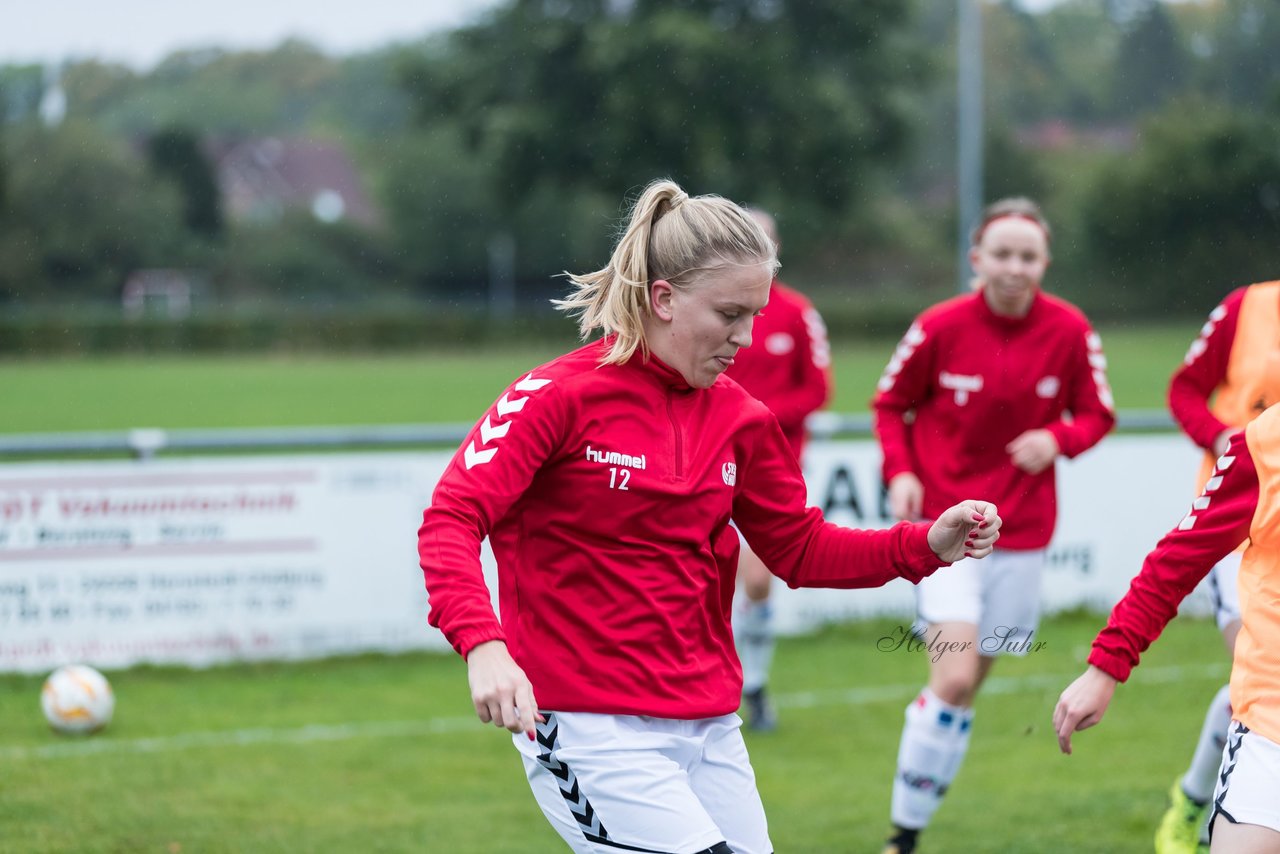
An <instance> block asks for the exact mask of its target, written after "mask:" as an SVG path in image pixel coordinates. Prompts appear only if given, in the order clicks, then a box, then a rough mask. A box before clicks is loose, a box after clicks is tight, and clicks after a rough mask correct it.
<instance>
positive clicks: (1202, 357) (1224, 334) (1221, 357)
mask: <svg viewBox="0 0 1280 854" xmlns="http://www.w3.org/2000/svg"><path fill="white" fill-rule="evenodd" d="M1247 290H1248V287H1247V286H1246V287H1243V288H1237V289H1236V290H1234V291H1232V292H1231V293H1229V294H1228V295H1227V298H1226V299H1225V300H1223V301H1222V304H1221V305H1219V306H1218V307H1217V308H1215V309H1214V310H1213V311H1212V312H1210V313H1209V319H1208V320H1206V321H1205V324H1204V326H1203V327H1202V328H1201V330H1200V336H1199V337H1198V338H1196V340H1195V341H1193V342H1192V343H1191V347H1190V349H1188V350H1187V356H1186V358H1185V359H1184V360H1183V363H1182V367H1180V368H1178V370H1177V371H1175V372H1174V374H1173V378H1172V379H1170V381H1169V412H1170V413H1171V414H1172V415H1173V418H1174V420H1175V421H1177V422H1178V424H1179V425H1181V426H1182V430H1183V432H1184V433H1186V434H1187V435H1188V436H1189V437H1190V438H1191V441H1193V442H1195V443H1196V444H1197V445H1199V446H1200V447H1202V448H1204V449H1206V450H1212V449H1213V443H1214V440H1216V439H1217V438H1218V436H1219V435H1221V434H1222V431H1224V430H1227V429H1229V428H1231V427H1243V426H1244V425H1243V424H1224V423H1223V422H1222V421H1221V420H1219V419H1218V417H1217V416H1216V415H1214V414H1213V411H1212V410H1211V409H1210V408H1209V400H1210V398H1212V397H1213V392H1214V391H1215V390H1216V389H1217V388H1218V386H1219V385H1220V384H1221V383H1222V381H1223V380H1224V379H1226V376H1227V366H1228V365H1229V364H1230V363H1231V347H1232V345H1233V344H1234V343H1235V339H1236V325H1237V323H1238V322H1239V320H1240V304H1241V303H1242V302H1244V295H1245V292H1246V291H1247Z"/></svg>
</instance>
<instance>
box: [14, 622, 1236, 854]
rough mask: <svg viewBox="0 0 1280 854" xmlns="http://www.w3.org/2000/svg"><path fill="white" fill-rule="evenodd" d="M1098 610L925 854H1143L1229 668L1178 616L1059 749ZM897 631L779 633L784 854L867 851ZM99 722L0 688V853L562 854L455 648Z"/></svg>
mask: <svg viewBox="0 0 1280 854" xmlns="http://www.w3.org/2000/svg"><path fill="white" fill-rule="evenodd" d="M1101 622H1102V620H1101V618H1099V617H1097V616H1088V615H1079V614H1072V615H1064V616H1059V617H1055V618H1053V619H1051V620H1048V621H1046V623H1045V624H1044V625H1043V626H1042V627H1041V630H1040V632H1039V634H1038V635H1037V639H1038V640H1042V641H1044V642H1045V643H1046V647H1045V648H1044V649H1042V650H1040V651H1038V652H1033V653H1031V654H1029V655H1028V656H1027V657H1026V658H1025V659H1021V660H1014V659H1008V660H1002V661H1001V662H1000V663H999V665H997V667H996V670H995V672H994V674H993V676H992V679H991V681H990V682H989V683H988V685H987V686H986V688H985V689H984V692H983V693H982V694H981V695H980V697H979V700H978V704H977V712H978V715H977V719H976V721H975V724H974V735H973V740H972V744H971V749H970V752H969V756H968V758H967V760H966V763H965V765H964V767H963V769H962V771H961V773H960V776H959V778H958V779H957V781H956V784H955V785H954V787H953V789H952V791H951V793H950V794H949V795H948V797H947V799H946V801H945V802H944V803H943V806H942V808H941V810H940V811H939V813H938V815H937V817H936V820H935V822H934V824H933V826H932V827H931V828H930V830H929V831H928V835H927V836H926V837H925V838H924V839H925V844H924V846H923V848H922V854H928V852H947V851H963V852H982V851H1000V852H1058V851H1061V852H1080V851H1099V852H1120V851H1142V850H1150V840H1151V835H1152V833H1153V831H1154V826H1155V823H1156V821H1157V820H1158V818H1159V816H1160V814H1161V813H1162V812H1163V810H1164V806H1165V801H1164V798H1165V792H1166V791H1167V790H1168V787H1169V784H1170V782H1171V781H1172V780H1173V778H1174V776H1175V774H1177V773H1179V772H1180V771H1181V770H1182V769H1183V767H1184V766H1185V763H1186V762H1187V760H1188V759H1189V757H1190V752H1191V750H1192V747H1193V746H1194V739H1195V737H1196V734H1197V733H1198V731H1199V726H1200V718H1201V716H1202V714H1203V709H1204V706H1205V704H1207V703H1208V701H1209V698H1210V697H1211V696H1212V695H1213V693H1214V691H1215V690H1216V689H1217V687H1218V686H1219V685H1220V684H1222V682H1223V681H1224V679H1225V678H1226V675H1227V672H1228V665H1227V657H1226V654H1225V652H1224V651H1223V649H1222V644H1221V641H1220V640H1219V638H1218V635H1217V631H1216V630H1215V629H1214V627H1213V626H1212V625H1211V624H1210V623H1208V622H1205V621H1200V620H1188V619H1179V620H1175V621H1174V623H1173V624H1172V625H1171V626H1170V628H1169V630H1168V631H1167V632H1166V635H1165V636H1164V637H1163V638H1162V639H1161V640H1160V641H1159V642H1158V643H1157V644H1156V645H1155V647H1154V648H1153V649H1152V650H1151V652H1150V654H1149V655H1148V658H1147V660H1146V661H1145V662H1144V663H1143V665H1142V666H1141V667H1140V668H1139V669H1138V670H1137V671H1136V672H1135V675H1134V677H1133V679H1132V680H1131V681H1130V683H1129V684H1128V685H1127V686H1125V687H1122V688H1121V689H1120V690H1119V692H1118V693H1117V697H1116V701H1115V702H1114V704H1113V706H1112V709H1111V710H1110V712H1109V713H1108V715H1107V718H1106V720H1105V721H1104V722H1103V724H1102V726H1100V727H1098V728H1095V729H1093V730H1090V731H1088V732H1085V733H1082V734H1080V735H1078V736H1077V741H1076V752H1075V754H1074V755H1072V756H1070V757H1064V756H1061V755H1060V754H1059V753H1058V751H1057V745H1056V742H1055V740H1054V737H1053V732H1052V728H1051V725H1050V715H1051V713H1052V710H1053V705H1054V703H1055V701H1056V699H1057V696H1058V694H1059V693H1060V691H1061V690H1062V689H1063V688H1064V687H1065V686H1066V685H1067V683H1068V682H1069V681H1070V680H1071V679H1073V678H1074V677H1075V676H1076V675H1077V674H1078V673H1079V672H1080V670H1081V668H1082V663H1081V662H1082V660H1083V657H1084V654H1085V650H1086V648H1087V645H1088V642H1089V640H1090V638H1091V637H1092V635H1093V634H1094V633H1095V632H1096V631H1097V629H1098V628H1099V627H1100V625H1101ZM897 625H898V623H897V622H896V621H889V620H875V621H868V622H864V623H859V624H855V625H845V626H840V627H834V628H830V629H828V630H825V631H823V632H821V633H819V634H817V635H814V636H810V637H805V638H797V639H784V640H783V642H782V643H781V645H780V649H779V651H778V658H777V663H776V666H775V668H774V683H773V684H774V690H775V692H776V694H777V698H778V700H779V707H780V709H779V712H780V727H779V729H778V731H777V732H776V733H772V734H767V735H756V734H754V733H748V743H749V747H750V750H751V754H752V760H753V764H754V766H755V769H756V772H757V775H758V778H759V785H760V789H761V792H762V794H763V797H764V801H765V806H766V809H767V811H768V813H769V820H770V829H771V833H772V836H773V840H774V844H775V845H776V846H777V850H778V851H779V852H810V851H838V852H875V851H877V850H878V845H879V842H880V840H881V838H882V834H883V832H884V831H885V829H886V826H887V825H886V822H887V812H888V804H889V785H890V778H891V775H892V772H893V766H894V761H895V756H896V752H897V739H898V733H899V730H900V726H901V721H902V712H903V708H904V707H905V705H906V704H907V703H908V702H909V701H910V700H911V698H912V697H913V696H914V694H915V692H916V690H917V689H918V687H919V686H920V684H921V683H922V681H923V680H924V678H925V675H926V663H925V660H924V658H923V656H922V655H920V654H911V653H907V652H905V651H897V652H879V651H877V649H876V640H877V639H878V638H880V637H883V636H886V635H888V634H890V633H891V632H892V631H893V629H894V628H895V627H896V626H897ZM109 676H110V678H111V679H112V682H113V685H114V687H115V691H116V695H117V710H116V720H115V721H114V722H113V723H112V724H111V726H110V727H109V728H108V729H107V730H106V731H105V732H103V733H101V734H99V735H97V736H93V737H91V738H88V739H75V738H66V737H60V736H56V735H54V734H52V733H51V732H49V731H48V730H47V729H46V728H45V726H44V721H43V719H42V718H41V715H40V711H39V688H40V680H39V679H38V678H36V677H20V676H12V675H9V676H0V768H2V769H3V773H2V774H0V849H2V850H5V851H23V852H45V851H76V852H116V851H156V852H223V851H227V852H230V851H380V852H395V851H431V852H486V854H496V853H497V852H511V854H516V852H520V854H537V852H555V851H562V850H563V846H562V844H561V843H560V841H559V839H558V837H556V836H555V835H554V834H553V832H552V831H551V829H550V827H549V826H548V825H547V824H546V822H545V821H544V820H543V818H542V817H541V814H540V813H539V812H538V810H537V808H536V806H535V804H534V802H533V798H532V796H531V795H530V794H529V792H528V788H527V784H526V783H525V781H524V777H523V771H522V768H521V765H520V761H519V759H518V757H517V755H516V753H515V751H514V749H513V748H512V746H511V744H510V740H509V738H508V737H507V736H506V735H505V734H504V733H500V732H498V731H496V730H494V729H493V728H492V727H488V726H485V725H482V724H480V723H479V721H477V720H476V719H475V718H474V716H473V715H472V713H471V711H470V704H469V701H468V697H467V689H466V675H465V670H464V666H463V664H462V662H461V661H460V660H459V659H457V658H456V657H454V656H451V655H450V656H444V655H425V654H423V655H404V656H394V657H382V656H362V657H357V658H348V659H335V660H330V661H324V662H308V663H294V664H264V665H239V666H231V667H218V668H212V669H208V670H199V671H190V670H180V669H168V668H165V669H155V668H137V669H133V670H128V671H123V672H117V673H111V674H109Z"/></svg>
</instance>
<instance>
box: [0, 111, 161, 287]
mask: <svg viewBox="0 0 1280 854" xmlns="http://www.w3.org/2000/svg"><path fill="white" fill-rule="evenodd" d="M7 142H8V149H9V155H10V162H11V163H20V164H22V168H20V169H15V170H14V171H13V174H12V175H11V176H10V186H9V196H8V198H9V223H8V227H7V228H5V229H4V230H3V239H2V240H0V294H2V295H4V296H6V297H8V298H11V299H19V300H23V301H27V302H41V301H51V300H65V299H77V298H78V299H96V300H110V299H116V298H118V296H119V293H120V288H121V286H122V285H123V284H124V281H125V278H126V277H127V276H128V274H129V273H130V272H132V271H133V270H136V269H138V268H140V267H151V266H167V265H169V264H172V263H173V260H174V258H175V257H177V256H178V255H179V253H180V252H181V247H182V233H181V232H182V229H181V225H180V223H181V221H182V216H181V204H180V201H179V198H178V194H177V193H176V192H174V191H173V190H172V189H171V188H169V187H167V186H164V185H162V184H160V183H158V182H156V181H155V180H154V179H153V178H152V177H151V176H150V175H149V174H148V173H147V170H146V167H145V165H144V164H143V162H142V161H141V160H140V159H139V158H138V157H137V156H136V155H135V154H134V153H133V152H132V151H131V149H130V148H129V147H128V146H127V145H126V144H124V143H123V142H122V141H119V140H115V139H112V138H110V137H107V136H105V135H103V134H102V133H101V132H100V131H99V130H98V129H96V128H94V127H93V126H92V125H89V124H87V123H84V122H77V121H69V122H66V123H65V124H63V125H62V126H60V127H58V128H56V129H52V130H50V129H45V128H40V127H32V126H29V127H23V128H20V129H18V130H17V131H16V132H14V133H13V134H12V138H11V139H9V140H8V141H7Z"/></svg>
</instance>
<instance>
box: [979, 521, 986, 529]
mask: <svg viewBox="0 0 1280 854" xmlns="http://www.w3.org/2000/svg"><path fill="white" fill-rule="evenodd" d="M978 527H979V528H985V527H987V523H986V522H983V523H982V524H981V525H979V526H978Z"/></svg>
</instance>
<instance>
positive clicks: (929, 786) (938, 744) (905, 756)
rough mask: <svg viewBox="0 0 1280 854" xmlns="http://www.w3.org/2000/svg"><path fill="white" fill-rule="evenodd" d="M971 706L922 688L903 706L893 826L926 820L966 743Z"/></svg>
mask: <svg viewBox="0 0 1280 854" xmlns="http://www.w3.org/2000/svg"><path fill="white" fill-rule="evenodd" d="M972 724H973V709H966V708H964V707H962V706H952V705H950V704H948V703H944V702H942V700H940V699H938V696H937V695H936V694H934V693H933V692H932V691H930V690H929V689H928V688H925V689H924V690H923V691H921V692H920V696H918V697H917V698H916V699H915V700H913V701H912V703H911V705H909V706H907V711H906V723H905V724H904V725H903V727H902V741H901V742H900V743H899V745H898V771H897V774H896V775H895V776H894V778H893V806H892V810H891V813H890V817H891V818H892V820H893V823H894V824H895V825H897V826H898V827H905V828H914V829H916V830H919V829H921V828H923V827H924V826H925V825H927V824H928V823H929V820H930V819H931V818H933V814H934V812H936V811H937V809H938V806H939V805H940V804H941V803H942V796H943V795H945V794H946V793H947V789H948V788H949V787H950V786H951V781H952V780H954V779H955V777H956V773H957V772H958V771H959V770H960V764H961V763H962V762H963V761H964V755H965V752H966V751H968V749H969V733H970V731H971V730H972Z"/></svg>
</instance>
